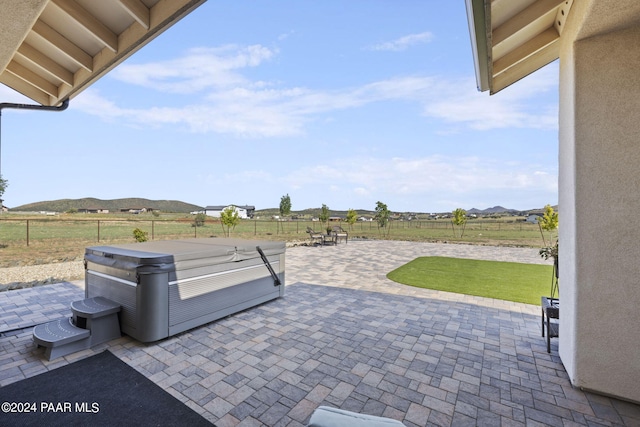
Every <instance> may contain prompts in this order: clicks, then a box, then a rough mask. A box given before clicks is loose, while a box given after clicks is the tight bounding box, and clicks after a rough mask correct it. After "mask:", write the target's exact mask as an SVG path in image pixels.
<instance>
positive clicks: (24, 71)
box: [6, 61, 58, 97]
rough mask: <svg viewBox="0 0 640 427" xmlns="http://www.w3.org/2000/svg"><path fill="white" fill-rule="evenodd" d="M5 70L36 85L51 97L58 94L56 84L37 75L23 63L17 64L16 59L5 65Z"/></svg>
mask: <svg viewBox="0 0 640 427" xmlns="http://www.w3.org/2000/svg"><path fill="white" fill-rule="evenodd" d="M6 70H7V71H8V72H10V73H11V74H13V75H15V76H16V77H18V78H20V79H22V80H24V81H25V82H27V83H29V84H31V85H33V86H35V87H37V88H38V89H40V90H41V91H43V92H44V93H47V94H49V95H51V96H53V97H57V96H58V86H56V85H54V84H53V83H51V82H50V81H48V80H47V79H45V78H43V77H41V76H39V75H37V74H36V73H34V72H33V71H31V70H30V69H28V68H27V67H25V66H24V65H20V64H18V63H17V62H16V61H11V62H10V63H9V65H7V68H6Z"/></svg>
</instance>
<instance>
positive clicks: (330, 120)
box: [0, 0, 558, 212]
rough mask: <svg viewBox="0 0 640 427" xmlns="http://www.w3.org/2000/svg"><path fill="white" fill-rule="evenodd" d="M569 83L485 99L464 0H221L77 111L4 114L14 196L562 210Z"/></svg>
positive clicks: (542, 81) (8, 196) (530, 85)
mask: <svg viewBox="0 0 640 427" xmlns="http://www.w3.org/2000/svg"><path fill="white" fill-rule="evenodd" d="M557 75H558V64H557V62H556V63H553V64H550V65H548V66H547V67H545V68H543V69H542V70H540V71H539V72H537V73H535V74H533V75H531V76H529V77H527V78H525V79H523V80H521V81H520V82H517V83H516V84H514V85H512V86H510V87H509V88H507V89H505V90H503V91H502V92H500V93H499V94H497V95H494V96H489V95H488V93H486V92H485V93H480V92H478V91H477V90H476V83H475V76H474V69H473V60H472V54H471V43H470V40H469V32H468V26H467V19H466V12H465V6H464V1H462V0H457V1H441V0H427V1H425V0H415V1H414V0H402V1H397V0H349V1H344V0H324V1H321V2H320V1H304V0H280V1H277V2H276V1H266V0H264V1H261V0H257V1H252V2H221V1H209V2H206V3H205V4H204V5H202V6H201V7H199V8H198V9H196V10H195V11H194V12H193V13H192V14H191V15H189V16H187V17H186V18H184V19H183V20H182V21H180V22H179V23H178V24H176V25H174V26H173V27H172V28H170V29H169V30H168V31H166V32H165V33H163V34H162V35H161V36H159V37H158V38H156V39H155V40H153V41H152V42H151V43H150V44H149V45H147V46H146V47H145V48H143V49H142V50H141V51H139V52H138V53H137V54H135V55H134V56H133V57H131V58H130V59H129V60H128V61H126V62H125V63H123V64H121V65H120V66H119V67H117V68H116V69H115V70H113V71H112V72H111V73H110V74H108V75H106V76H105V77H103V78H102V79H101V80H100V81H98V82H97V83H96V84H94V85H93V86H91V87H90V88H89V89H87V90H86V91H84V92H83V93H82V94H81V95H79V96H77V97H76V98H74V99H73V100H71V103H70V106H69V109H68V110H66V111H64V112H55V113H53V112H33V111H18V110H4V111H3V114H2V169H1V172H2V176H3V178H5V179H7V180H8V181H9V187H8V188H7V190H6V192H5V194H4V199H5V205H6V206H9V207H15V206H19V205H22V204H26V203H31V202H38V201H43V200H55V199H64V198H70V199H75V198H82V197H96V198H100V199H116V198H122V197H143V198H148V199H162V200H164V199H172V200H181V201H184V202H188V203H193V204H196V205H200V206H205V205H222V204H240V205H244V204H248V205H254V206H256V208H257V209H265V208H272V207H278V206H279V203H280V198H281V197H282V196H283V195H285V194H289V196H290V197H291V202H292V209H293V210H294V211H295V210H301V209H306V208H314V207H320V206H321V205H322V204H326V205H327V206H329V208H331V209H336V210H346V209H349V208H353V209H368V210H373V209H374V208H375V204H376V202H377V201H382V202H384V203H386V204H387V205H388V207H389V209H390V210H392V211H399V212H404V211H413V212H445V211H452V210H453V209H455V208H458V207H462V208H464V209H471V208H479V209H485V208H488V207H492V206H495V205H501V206H504V207H507V208H514V209H522V210H524V209H531V208H539V207H542V206H544V205H545V204H553V205H555V204H557V193H558V191H557V176H558V123H557V121H558V119H557V116H558V77H557ZM0 102H29V103H31V101H28V100H26V99H25V98H22V97H21V96H20V95H18V94H16V93H15V92H13V91H12V90H11V89H9V88H7V87H5V86H2V85H0Z"/></svg>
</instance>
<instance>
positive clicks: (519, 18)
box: [465, 0, 573, 94]
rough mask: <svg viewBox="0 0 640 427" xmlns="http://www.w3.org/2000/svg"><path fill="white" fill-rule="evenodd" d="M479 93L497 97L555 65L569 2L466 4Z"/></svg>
mask: <svg viewBox="0 0 640 427" xmlns="http://www.w3.org/2000/svg"><path fill="white" fill-rule="evenodd" d="M465 1H466V6H467V19H468V22H469V32H470V35H471V44H472V48H473V56H474V64H475V70H476V80H477V84H478V90H480V91H486V90H489V91H490V93H491V94H494V93H497V92H499V91H500V90H502V89H504V88H505V87H507V86H509V85H511V84H513V83H515V82H516V81H518V80H520V79H522V78H523V77H525V76H527V75H529V74H531V73H533V72H534V71H536V70H538V69H540V68H542V67H544V66H545V65H547V64H548V63H550V62H553V61H554V60H556V59H558V57H559V55H560V43H559V41H560V36H561V35H562V32H563V30H564V25H565V22H566V20H567V17H568V16H569V12H570V10H571V6H572V4H573V0H568V1H567V0H465Z"/></svg>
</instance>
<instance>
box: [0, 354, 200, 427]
mask: <svg viewBox="0 0 640 427" xmlns="http://www.w3.org/2000/svg"><path fill="white" fill-rule="evenodd" d="M0 405H2V408H1V409H0V425H1V426H31V425H38V426H47V427H48V426H85V425H86V426H137V427H142V426H177V425H185V426H190V427H191V426H208V427H211V426H212V424H211V423H210V422H208V421H207V420H206V419H205V418H203V417H202V416H200V415H199V414H197V413H196V412H194V411H193V410H192V409H191V408H189V407H188V406H186V405H185V404H183V403H182V402H180V401H179V400H178V399H176V398H175V397H173V396H171V395H170V394H169V393H167V392H166V391H164V390H163V389H162V388H160V387H159V386H157V385H156V384H154V383H153V381H151V380H149V379H147V378H146V377H145V376H144V375H142V374H140V373H139V372H138V371H136V370H135V369H133V368H131V367H130V366H129V365H127V364H126V363H124V362H123V361H121V360H120V359H118V358H117V357H116V356H114V355H113V354H111V353H110V352H109V351H104V352H102V353H100V354H97V355H95V356H91V357H89V358H87V359H83V360H80V361H78V362H75V363H71V364H69V365H66V366H63V367H61V368H57V369H54V370H52V371H49V372H46V373H44V374H40V375H36V376H35V377H31V378H27V379H25V380H22V381H18V382H16V383H12V384H9V385H7V386H5V387H2V388H0ZM12 411H15V412H12ZM26 411H29V412H26Z"/></svg>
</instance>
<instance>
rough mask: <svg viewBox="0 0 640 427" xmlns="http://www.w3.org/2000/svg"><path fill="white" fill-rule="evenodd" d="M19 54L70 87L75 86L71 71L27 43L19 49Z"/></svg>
mask: <svg viewBox="0 0 640 427" xmlns="http://www.w3.org/2000/svg"><path fill="white" fill-rule="evenodd" d="M18 54H19V55H21V56H22V57H23V58H25V59H28V60H29V61H30V62H32V63H33V64H34V65H35V66H37V67H38V68H40V69H41V70H42V71H44V72H46V73H48V74H50V75H51V76H53V77H55V78H57V79H59V80H61V81H62V82H63V83H66V84H68V85H69V86H71V85H73V73H72V72H71V71H69V70H67V69H66V68H65V67H63V66H62V65H60V64H58V63H57V62H56V61H54V60H53V59H51V58H49V57H48V56H46V55H45V54H44V53H42V52H40V51H39V50H37V49H36V48H34V47H33V46H31V45H29V44H27V43H26V42H25V43H22V46H20V48H19V49H18Z"/></svg>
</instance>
